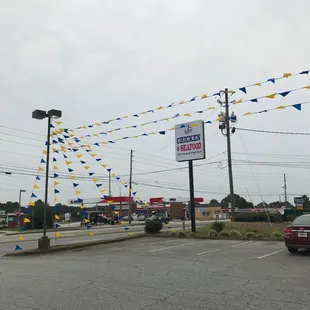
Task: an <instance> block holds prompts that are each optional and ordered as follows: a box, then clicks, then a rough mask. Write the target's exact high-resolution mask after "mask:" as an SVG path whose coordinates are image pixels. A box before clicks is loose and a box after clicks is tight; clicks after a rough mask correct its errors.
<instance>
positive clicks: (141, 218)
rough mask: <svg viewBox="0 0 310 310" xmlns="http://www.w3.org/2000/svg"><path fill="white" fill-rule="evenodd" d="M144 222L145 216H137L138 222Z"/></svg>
mask: <svg viewBox="0 0 310 310" xmlns="http://www.w3.org/2000/svg"><path fill="white" fill-rule="evenodd" d="M145 220H146V216H145V215H140V216H138V221H145Z"/></svg>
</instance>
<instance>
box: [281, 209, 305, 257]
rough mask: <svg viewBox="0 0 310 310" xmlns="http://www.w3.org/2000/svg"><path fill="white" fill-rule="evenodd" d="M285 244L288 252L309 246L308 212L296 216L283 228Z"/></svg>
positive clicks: (295, 251) (294, 251)
mask: <svg viewBox="0 0 310 310" xmlns="http://www.w3.org/2000/svg"><path fill="white" fill-rule="evenodd" d="M284 240H285V245H286V247H287V249H288V251H289V252H290V253H297V252H298V249H309V248H310V214H304V215H301V216H299V217H297V218H296V219H295V220H294V221H293V222H292V223H291V224H290V225H289V226H287V227H286V229H285V230H284Z"/></svg>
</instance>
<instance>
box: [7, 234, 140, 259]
mask: <svg viewBox="0 0 310 310" xmlns="http://www.w3.org/2000/svg"><path fill="white" fill-rule="evenodd" d="M145 236H146V234H140V235H134V236H126V237H121V238H117V239H111V240H97V241H92V242H80V243H74V244H66V245H56V246H53V247H50V248H49V249H48V250H41V251H40V250H38V249H34V250H28V251H27V250H26V251H21V252H13V253H6V254H4V255H3V257H16V256H30V255H41V254H50V253H55V252H64V251H70V250H75V249H82V248H87V247H91V246H96V245H101V244H111V243H116V242H123V241H127V240H132V239H138V238H143V237H145Z"/></svg>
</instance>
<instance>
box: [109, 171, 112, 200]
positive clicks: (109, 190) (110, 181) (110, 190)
mask: <svg viewBox="0 0 310 310" xmlns="http://www.w3.org/2000/svg"><path fill="white" fill-rule="evenodd" d="M111 196H112V195H111V170H109V197H111Z"/></svg>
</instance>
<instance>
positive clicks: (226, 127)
mask: <svg viewBox="0 0 310 310" xmlns="http://www.w3.org/2000/svg"><path fill="white" fill-rule="evenodd" d="M228 93H229V91H228V89H227V88H225V91H224V94H225V102H224V106H225V115H224V116H223V115H222V114H220V116H222V117H223V120H222V121H221V120H220V122H221V124H220V126H219V129H221V131H222V134H223V135H225V136H226V140H227V162H228V178H229V194H230V201H231V218H232V221H234V219H235V195H234V181H233V172H232V161H231V143H230V135H231V134H233V133H234V132H235V127H233V128H232V132H230V121H232V122H236V120H237V118H236V116H235V115H234V114H232V116H230V115H229V99H228ZM218 102H219V103H220V104H221V105H223V103H222V102H221V101H220V100H218Z"/></svg>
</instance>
